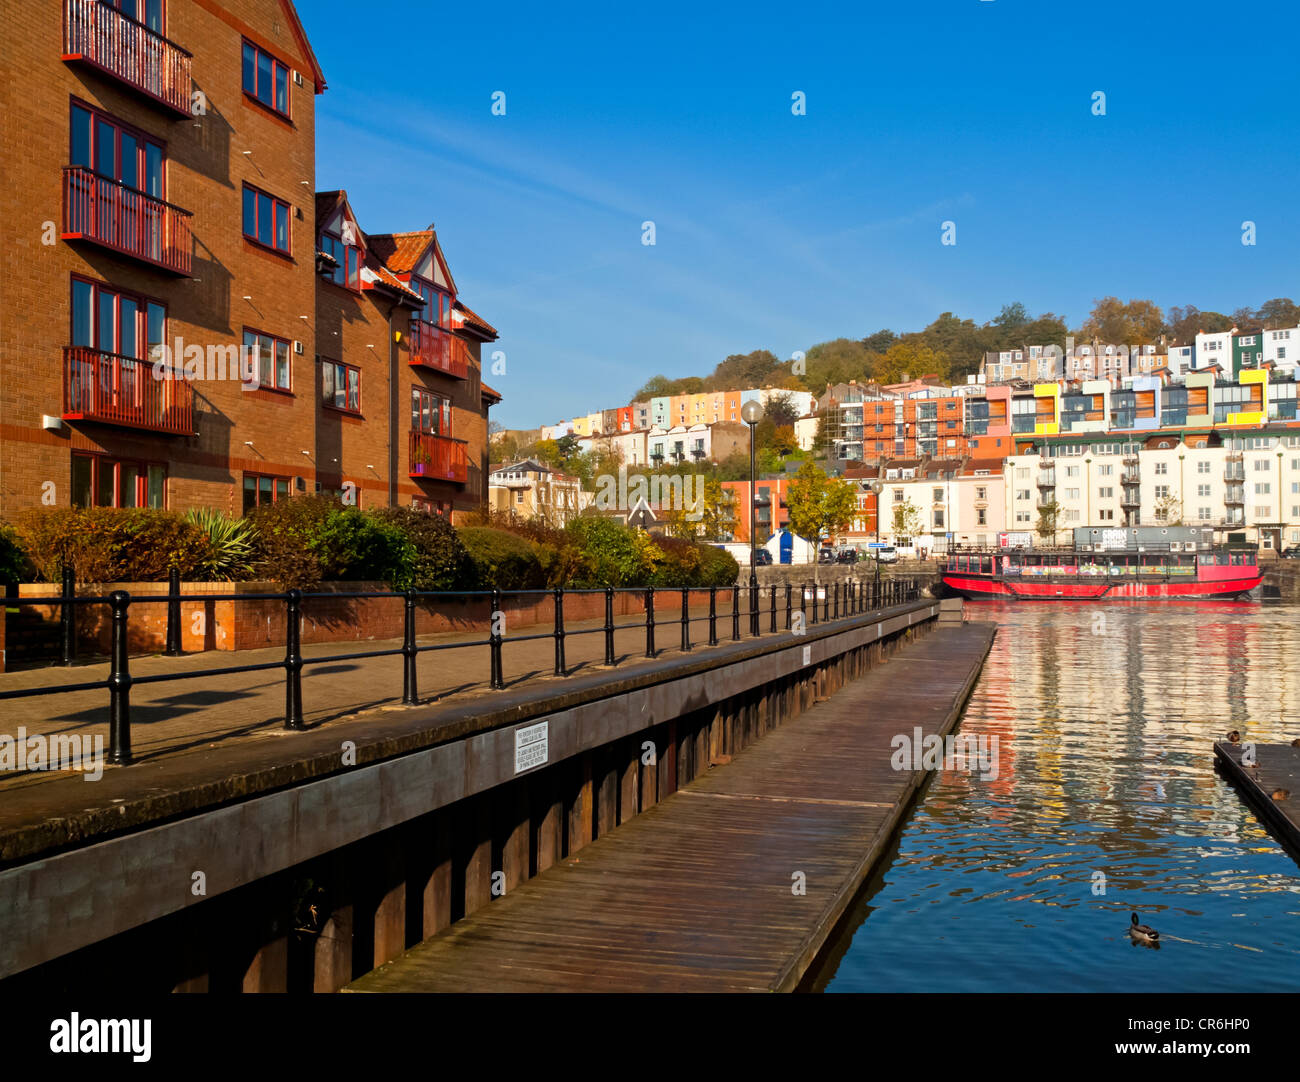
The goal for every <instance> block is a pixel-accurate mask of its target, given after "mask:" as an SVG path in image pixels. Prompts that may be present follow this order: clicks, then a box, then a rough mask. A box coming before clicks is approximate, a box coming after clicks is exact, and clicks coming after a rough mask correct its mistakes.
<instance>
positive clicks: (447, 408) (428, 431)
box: [411, 387, 454, 439]
mask: <svg viewBox="0 0 1300 1082" xmlns="http://www.w3.org/2000/svg"><path fill="white" fill-rule="evenodd" d="M426 398H427V399H429V400H430V403H429V408H428V410H426V409H425V403H424V401H423V400H424V399H426ZM417 402H418V403H419V405H418V406H417ZM434 402H438V403H441V405H440V406H439V407H438V410H437V413H438V416H439V418H440V420H439V422H438V423H439V426H441V424H442V420H441V418H443V417H445V418H446V425H447V427H446V429H445V430H443V429H442V428H441V427H438V428H425V427H424V418H425V416H426V414H427V415H428V416H432V415H433V413H434V409H433V403H434ZM417 421H418V422H419V423H417ZM411 431H412V432H419V433H420V434H421V435H424V436H445V437H446V438H447V439H453V438H454V437H453V436H452V408H451V399H450V398H448V397H447V396H446V395H440V394H438V393H437V392H436V391H430V390H428V389H427V388H425V387H412V388H411Z"/></svg>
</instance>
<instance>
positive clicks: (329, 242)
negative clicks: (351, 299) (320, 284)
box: [320, 230, 361, 289]
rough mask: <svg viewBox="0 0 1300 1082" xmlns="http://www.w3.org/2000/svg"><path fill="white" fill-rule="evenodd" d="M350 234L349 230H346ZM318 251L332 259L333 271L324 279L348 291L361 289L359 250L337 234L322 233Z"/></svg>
mask: <svg viewBox="0 0 1300 1082" xmlns="http://www.w3.org/2000/svg"><path fill="white" fill-rule="evenodd" d="M348 232H351V230H348ZM320 250H321V251H322V252H324V253H325V254H326V255H328V256H330V257H331V258H333V260H334V262H335V266H334V269H333V270H332V271H331V272H330V273H329V274H328V275H326V276H325V277H327V278H328V279H329V281H331V282H333V283H334V284H335V285H340V286H344V287H346V288H348V289H360V288H361V249H360V248H359V247H358V246H357V245H355V244H349V243H347V242H346V241H345V240H344V239H343V237H342V236H340V235H339V234H337V233H329V232H326V233H322V234H321V238H320Z"/></svg>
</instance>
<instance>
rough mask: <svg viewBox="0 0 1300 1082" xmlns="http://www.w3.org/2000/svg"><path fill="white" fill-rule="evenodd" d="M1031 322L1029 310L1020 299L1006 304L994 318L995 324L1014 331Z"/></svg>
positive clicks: (1005, 329)
mask: <svg viewBox="0 0 1300 1082" xmlns="http://www.w3.org/2000/svg"><path fill="white" fill-rule="evenodd" d="M1028 323H1029V310H1028V309H1027V308H1025V306H1024V305H1023V304H1021V303H1020V302H1019V301H1015V302H1013V303H1012V304H1004V305H1003V306H1002V311H1001V312H999V313H998V314H997V315H996V316H995V317H994V319H993V326H995V327H999V328H1001V329H1002V330H1004V331H1014V330H1018V329H1019V328H1021V327H1024V326H1025V325H1027V324H1028Z"/></svg>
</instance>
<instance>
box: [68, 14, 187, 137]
mask: <svg viewBox="0 0 1300 1082" xmlns="http://www.w3.org/2000/svg"><path fill="white" fill-rule="evenodd" d="M63 59H64V60H84V61H86V62H87V63H89V64H93V65H94V66H95V67H97V68H99V69H100V70H102V71H106V72H108V73H109V74H110V75H116V76H117V77H118V78H119V79H121V80H122V81H123V82H125V83H128V84H129V85H131V86H133V87H135V89H136V90H139V91H140V92H141V93H143V94H147V95H148V96H149V97H151V98H153V99H154V100H155V101H157V102H160V103H161V104H163V105H165V106H167V107H168V108H169V109H174V110H175V111H176V112H178V113H181V114H183V115H184V116H189V114H190V95H191V93H192V92H193V83H192V81H191V78H190V62H191V60H192V57H191V55H190V53H188V52H186V51H185V50H184V49H182V48H181V47H180V46H179V45H177V44H176V43H175V42H173V41H168V40H167V39H166V38H165V37H163V36H162V35H161V34H159V33H158V32H157V31H155V30H150V29H149V28H148V27H147V26H145V25H144V23H142V22H139V21H137V20H135V19H133V18H131V16H129V15H124V14H123V13H122V12H120V11H118V10H117V8H115V7H111V6H109V5H108V4H105V3H101V0H64V2H63Z"/></svg>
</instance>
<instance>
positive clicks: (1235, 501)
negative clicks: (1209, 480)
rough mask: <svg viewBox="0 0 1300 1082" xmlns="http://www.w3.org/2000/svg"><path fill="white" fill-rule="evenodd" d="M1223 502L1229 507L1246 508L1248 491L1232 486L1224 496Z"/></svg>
mask: <svg viewBox="0 0 1300 1082" xmlns="http://www.w3.org/2000/svg"><path fill="white" fill-rule="evenodd" d="M1223 502H1224V503H1225V504H1227V505H1228V506H1229V507H1244V506H1245V505H1246V490H1245V489H1244V488H1237V487H1236V486H1233V485H1230V486H1229V487H1228V491H1227V492H1225V493H1224V494H1223Z"/></svg>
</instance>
